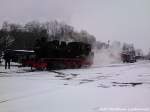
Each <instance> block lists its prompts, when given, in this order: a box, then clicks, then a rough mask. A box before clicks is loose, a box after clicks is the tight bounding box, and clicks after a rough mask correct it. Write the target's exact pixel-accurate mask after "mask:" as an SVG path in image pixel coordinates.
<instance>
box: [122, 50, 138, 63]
mask: <svg viewBox="0 0 150 112" xmlns="http://www.w3.org/2000/svg"><path fill="white" fill-rule="evenodd" d="M121 58H122V61H123V62H124V63H134V62H136V56H135V52H134V51H126V52H122V54H121Z"/></svg>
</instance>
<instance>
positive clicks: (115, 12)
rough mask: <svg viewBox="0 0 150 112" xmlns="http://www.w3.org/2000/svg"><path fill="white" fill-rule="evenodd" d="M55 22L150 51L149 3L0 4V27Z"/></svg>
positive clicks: (41, 0)
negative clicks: (32, 22)
mask: <svg viewBox="0 0 150 112" xmlns="http://www.w3.org/2000/svg"><path fill="white" fill-rule="evenodd" d="M55 19H56V20H59V21H64V22H66V23H67V24H70V25H72V26H74V27H75V29H76V30H81V29H84V30H87V31H88V32H89V33H90V34H93V35H94V36H95V37H96V39H97V40H100V41H103V42H107V41H108V40H110V41H111V42H112V41H115V40H118V41H121V42H128V43H133V44H135V46H136V48H142V49H143V50H144V51H148V50H149V48H150V0H0V24H2V23H3V22H4V21H8V22H15V23H26V22H29V21H32V20H37V21H41V22H45V21H51V20H55Z"/></svg>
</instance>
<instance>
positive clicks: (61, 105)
mask: <svg viewBox="0 0 150 112" xmlns="http://www.w3.org/2000/svg"><path fill="white" fill-rule="evenodd" d="M149 99H150V62H149V61H139V62H136V63H131V64H123V63H120V64H109V65H99V66H98V65H93V66H92V67H91V68H82V69H66V70H51V71H31V70H30V68H18V67H17V66H12V67H11V69H10V70H5V69H4V66H3V65H1V66H0V112H116V111H117V112H127V111H129V112H149V111H150V101H149Z"/></svg>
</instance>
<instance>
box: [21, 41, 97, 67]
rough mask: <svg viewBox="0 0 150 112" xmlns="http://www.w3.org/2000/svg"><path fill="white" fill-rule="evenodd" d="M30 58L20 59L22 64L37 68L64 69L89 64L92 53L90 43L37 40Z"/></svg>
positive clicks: (90, 63)
mask: <svg viewBox="0 0 150 112" xmlns="http://www.w3.org/2000/svg"><path fill="white" fill-rule="evenodd" d="M34 54H35V56H34V57H33V53H32V58H29V57H28V58H27V59H24V60H23V61H22V65H23V66H31V67H34V68H37V69H66V68H81V67H83V66H90V65H92V63H93V57H94V53H93V52H92V48H91V45H90V44H87V43H83V42H69V43H67V42H65V41H58V40H53V41H42V40H40V41H38V42H37V43H36V45H35V48H34Z"/></svg>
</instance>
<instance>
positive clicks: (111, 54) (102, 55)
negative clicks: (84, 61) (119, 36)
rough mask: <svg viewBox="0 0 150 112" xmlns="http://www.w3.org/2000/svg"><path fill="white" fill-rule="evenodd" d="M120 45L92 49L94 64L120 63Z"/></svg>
mask: <svg viewBox="0 0 150 112" xmlns="http://www.w3.org/2000/svg"><path fill="white" fill-rule="evenodd" d="M120 54H121V47H120V46H118V45H112V46H109V47H108V48H102V49H95V50H94V65H105V64H113V63H121V55H120Z"/></svg>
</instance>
